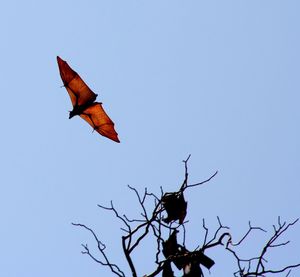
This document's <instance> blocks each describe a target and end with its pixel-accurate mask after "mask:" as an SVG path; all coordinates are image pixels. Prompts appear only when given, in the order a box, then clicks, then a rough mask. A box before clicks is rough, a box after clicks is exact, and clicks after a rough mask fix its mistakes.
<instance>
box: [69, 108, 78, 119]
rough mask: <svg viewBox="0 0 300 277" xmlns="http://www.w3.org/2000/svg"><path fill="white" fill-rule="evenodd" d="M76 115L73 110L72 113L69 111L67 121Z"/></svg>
mask: <svg viewBox="0 0 300 277" xmlns="http://www.w3.org/2000/svg"><path fill="white" fill-rule="evenodd" d="M75 115H77V114H76V112H75V111H74V110H73V111H70V112H69V119H71V118H72V117H73V116H75Z"/></svg>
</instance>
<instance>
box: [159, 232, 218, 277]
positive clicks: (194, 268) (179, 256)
mask: <svg viewBox="0 0 300 277" xmlns="http://www.w3.org/2000/svg"><path fill="white" fill-rule="evenodd" d="M177 233H178V231H177V230H174V231H173V233H172V234H171V235H170V237H169V238H168V239H167V240H166V241H163V243H162V246H163V250H162V252H163V254H164V256H165V258H166V259H170V260H171V261H172V262H173V263H174V264H175V265H176V267H177V268H178V269H183V270H184V276H190V277H192V276H193V277H194V276H199V277H200V276H202V275H203V274H202V271H201V268H200V265H203V266H205V267H206V268H207V269H210V268H211V267H212V266H213V265H214V264H215V262H214V261H213V260H212V259H211V258H209V257H207V256H206V255H205V254H204V253H203V252H202V251H201V250H198V251H194V252H190V251H188V250H187V249H186V248H185V247H184V246H182V245H180V244H178V243H177Z"/></svg>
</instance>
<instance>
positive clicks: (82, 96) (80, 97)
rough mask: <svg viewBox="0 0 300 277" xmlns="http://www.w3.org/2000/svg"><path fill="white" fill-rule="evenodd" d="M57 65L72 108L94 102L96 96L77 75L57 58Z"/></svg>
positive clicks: (64, 62)
mask: <svg viewBox="0 0 300 277" xmlns="http://www.w3.org/2000/svg"><path fill="white" fill-rule="evenodd" d="M57 63H58V67H59V72H60V76H61V79H62V81H63V83H64V86H65V87H66V89H67V91H68V93H69V96H70V98H71V101H72V105H73V107H74V106H82V105H86V104H87V103H92V102H94V101H95V100H96V97H97V94H95V93H94V92H93V91H92V90H91V89H90V88H89V87H88V86H87V84H86V83H85V82H84V81H83V80H82V79H81V78H80V76H79V75H78V73H77V72H76V71H74V70H73V69H72V68H71V67H70V66H69V65H68V63H67V62H66V61H64V60H62V59H61V58H60V57H58V56H57Z"/></svg>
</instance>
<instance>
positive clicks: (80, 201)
mask: <svg viewBox="0 0 300 277" xmlns="http://www.w3.org/2000/svg"><path fill="white" fill-rule="evenodd" d="M299 10H300V2H299V1H296V0H295V1H276V0H265V1H261V0H260V1H256V0H252V1H241V0H239V1H238V0H235V1H233V0H232V1H177V0H172V1H142V0H140V1H137V0H136V1H133V0H128V1H98V0H97V1H58V0H52V1H31V0H28V1H2V2H1V4H0V30H1V32H0V33H1V38H2V39H1V44H0V57H1V66H0V78H1V94H2V105H1V107H2V108H1V119H0V121H1V127H2V133H1V158H0V166H1V187H0V211H1V212H0V214H1V228H0V237H1V254H0V255H1V259H0V275H1V276H5V277H19V276H24V277H35V276H43V277H48V276H49V277H50V276H51V277H52V276H70V277H71V276H72V277H82V276H89V277H94V276H95V277H96V276H112V275H110V273H109V272H108V271H107V269H106V268H102V267H99V266H98V265H97V264H95V263H94V262H92V261H91V260H90V259H88V257H86V256H82V255H81V254H80V251H81V246H80V244H81V243H85V242H88V243H89V245H91V246H92V245H93V244H92V241H91V240H90V236H89V234H88V233H86V232H84V231H83V230H80V229H76V228H74V227H72V226H71V224H70V223H71V222H73V221H74V222H81V223H85V224H87V225H89V226H91V227H93V228H95V230H97V231H98V234H99V237H101V238H103V241H104V242H106V244H107V247H108V249H109V251H110V252H109V254H110V255H111V256H112V257H113V261H114V262H116V263H120V264H121V265H124V270H125V271H127V270H128V268H126V266H125V262H124V258H123V256H122V253H121V252H120V250H119V248H118V247H119V243H120V241H119V238H118V236H119V235H120V232H119V229H118V228H119V224H118V223H117V222H116V220H115V219H114V218H113V217H111V216H110V215H108V214H105V213H103V212H102V211H101V210H99V209H98V208H97V206H96V205H97V204H98V203H101V204H107V203H109V201H110V200H111V199H113V200H114V202H115V203H116V205H117V206H118V207H120V210H122V211H123V212H126V213H127V214H128V215H130V216H134V215H135V214H136V213H137V211H136V204H135V203H134V202H133V200H134V198H133V195H132V194H131V193H130V192H129V191H128V189H127V188H126V186H127V184H130V185H132V186H135V187H136V188H138V189H139V190H142V189H143V188H144V187H145V186H147V187H148V189H149V190H151V191H153V192H156V193H159V187H160V186H161V185H162V186H164V188H165V190H166V191H172V190H176V189H177V188H178V186H179V185H180V184H181V182H182V179H183V173H184V171H183V164H182V163H181V161H182V160H183V159H185V158H186V157H187V156H188V154H192V157H191V159H190V163H189V172H190V179H191V182H196V181H201V180H204V179H206V178H207V177H209V176H210V175H211V174H212V173H213V172H214V171H215V170H219V174H218V175H217V176H216V178H215V179H214V180H213V181H211V182H210V183H209V184H206V185H205V186H204V187H201V188H197V189H194V190H192V191H190V193H187V200H188V201H189V208H190V210H189V213H188V217H187V219H189V220H190V223H189V224H188V225H187V228H188V230H189V231H188V236H189V238H190V242H189V243H190V246H191V247H194V246H196V245H197V244H198V243H200V242H201V241H202V237H201V235H200V230H201V224H202V223H201V220H202V218H205V219H206V220H207V222H208V223H210V224H212V226H213V225H214V224H216V216H217V215H219V216H220V217H221V219H222V221H223V222H224V224H226V225H229V226H232V228H233V230H234V234H236V235H237V236H239V235H241V234H242V233H243V232H245V230H246V229H247V224H248V220H251V221H252V222H253V224H254V225H261V227H264V228H266V229H269V230H272V224H274V223H275V222H276V220H277V216H278V215H281V216H282V218H283V219H285V220H293V219H295V218H296V217H299V215H300V207H299V169H300V156H299V141H300V132H299V119H300V109H299V103H300V96H299V76H300V66H299V65H300V55H299V49H300V40H299V38H300V17H299ZM57 55H59V56H61V58H63V59H64V60H66V61H68V63H69V64H70V65H71V66H72V67H73V68H74V69H75V70H76V71H77V72H78V73H79V74H80V75H81V76H82V78H83V79H84V80H85V81H86V82H87V83H88V84H89V86H90V87H91V89H93V90H94V91H95V93H97V94H98V95H99V96H98V100H99V101H101V102H103V105H104V108H105V109H106V111H107V112H108V113H109V115H110V116H111V118H112V119H113V120H114V122H115V124H116V130H117V132H118V133H119V138H120V140H121V143H120V144H116V143H114V142H112V141H109V140H108V139H106V138H103V137H101V136H99V135H98V134H97V133H95V132H94V133H92V130H91V128H90V126H89V125H88V124H86V123H85V122H83V121H82V120H81V119H80V118H78V117H77V118H74V119H72V120H69V119H68V111H69V110H70V109H71V103H70V100H69V97H68V95H67V92H66V91H65V89H64V88H60V86H61V85H62V82H61V79H60V76H59V73H58V68H57V64H56V56H57ZM299 230H300V225H298V226H296V228H295V230H294V231H291V232H290V233H288V234H287V238H288V239H290V240H291V241H292V243H291V245H290V246H289V247H287V249H286V250H285V249H281V250H280V251H282V252H280V251H279V250H277V251H275V252H276V253H274V257H275V256H276V257H275V260H274V264H275V267H276V266H277V265H279V260H280V255H279V254H280V253H283V255H284V259H285V262H286V263H287V264H288V263H293V262H299V259H300V258H299V250H298V249H299V247H300V238H299V236H298V234H299ZM116 237H117V239H116ZM252 247H253V248H254V249H255V245H252ZM258 248H259V246H257V247H256V249H258ZM145 249H146V246H145ZM143 250H144V249H143ZM146 253H148V251H146V250H144V251H142V252H140V255H139V256H138V257H136V262H137V264H139V266H140V268H145V270H146V269H149V268H151V264H150V263H149V262H148V260H147V259H146V256H147V254H146ZM214 255H216V256H214ZM211 256H212V257H213V258H215V259H217V253H216V254H214V253H213V252H212V254H211ZM281 258H282V257H281ZM231 263H232V261H231V260H230V259H229V260H228V262H226V263H225V262H222V259H221V260H220V262H217V265H216V266H215V267H214V268H213V269H212V270H211V276H224V273H225V274H226V276H230V275H229V273H230V272H232V268H231V266H230V264H231ZM127 272H128V271H127ZM146 273H147V271H146V272H144V271H142V272H141V274H146ZM297 275H299V270H298V272H296V271H295V272H294V274H292V275H291V276H297Z"/></svg>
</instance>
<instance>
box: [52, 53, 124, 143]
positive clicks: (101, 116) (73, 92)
mask: <svg viewBox="0 0 300 277" xmlns="http://www.w3.org/2000/svg"><path fill="white" fill-rule="evenodd" d="M57 63H58V68H59V72H60V76H61V79H62V81H63V83H64V87H65V88H66V89H67V91H68V94H69V96H70V98H71V102H72V105H73V110H72V111H70V116H69V118H72V117H73V116H75V115H79V116H80V117H81V118H82V119H84V120H85V121H86V122H87V123H88V124H90V125H91V126H92V128H93V129H94V130H96V131H97V132H98V133H99V134H100V135H102V136H104V137H107V138H109V139H111V140H113V141H115V142H120V140H119V138H118V133H117V132H116V131H115V128H114V123H113V121H112V120H111V119H110V118H109V116H108V115H107V114H106V112H105V111H104V109H103V107H102V103H99V102H95V100H96V98H97V94H95V93H94V92H93V91H92V90H91V89H90V88H89V87H88V86H87V84H86V83H85V82H84V81H83V80H82V79H81V77H80V76H79V75H78V73H77V72H75V71H74V70H73V69H72V68H71V67H70V66H69V65H68V63H67V62H66V61H64V60H62V59H61V58H60V57H58V56H57Z"/></svg>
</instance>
